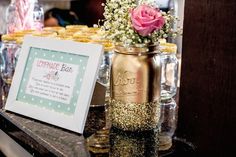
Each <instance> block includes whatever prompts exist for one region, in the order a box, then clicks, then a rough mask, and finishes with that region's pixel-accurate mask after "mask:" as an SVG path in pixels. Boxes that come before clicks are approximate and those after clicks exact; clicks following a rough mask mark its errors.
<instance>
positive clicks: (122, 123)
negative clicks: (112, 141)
mask: <svg viewBox="0 0 236 157" xmlns="http://www.w3.org/2000/svg"><path fill="white" fill-rule="evenodd" d="M158 53H159V47H158V45H144V44H140V45H135V46H128V47H125V46H123V45H119V44H118V45H115V53H114V57H113V59H112V66H111V86H110V87H111V102H110V107H109V108H110V117H111V123H112V125H113V126H114V127H116V128H119V129H122V130H125V131H146V130H152V129H155V128H156V127H157V125H158V122H159V116H160V104H159V99H160V79H161V63H160V55H159V54H158Z"/></svg>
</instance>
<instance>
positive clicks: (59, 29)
mask: <svg viewBox="0 0 236 157" xmlns="http://www.w3.org/2000/svg"><path fill="white" fill-rule="evenodd" d="M43 30H44V31H52V32H56V33H59V32H64V31H65V27H61V26H55V27H44V28H43Z"/></svg>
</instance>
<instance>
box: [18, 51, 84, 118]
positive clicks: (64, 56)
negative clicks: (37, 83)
mask: <svg viewBox="0 0 236 157" xmlns="http://www.w3.org/2000/svg"><path fill="white" fill-rule="evenodd" d="M35 59H44V60H48V61H55V62H63V63H68V64H73V65H76V66H78V67H79V68H78V72H77V76H76V78H75V84H74V87H73V91H72V96H71V98H70V101H69V104H66V103H62V102H60V101H56V100H49V99H47V98H43V97H39V96H35V95H31V94H27V93H26V88H27V83H28V82H29V80H30V73H31V71H32V70H33V69H32V67H33V63H34V60H35ZM88 59H89V57H88V56H83V55H78V54H73V53H68V52H59V51H54V50H48V49H40V48H36V47H31V48H30V51H29V55H28V57H27V63H26V64H25V67H24V72H23V75H22V78H21V81H20V82H21V83H20V88H19V90H18V93H17V98H16V99H17V100H18V101H21V102H24V103H28V104H30V105H35V106H37V107H40V108H43V109H47V110H52V111H55V112H58V113H62V114H66V115H73V114H74V113H75V109H76V106H77V100H78V97H79V94H80V89H81V85H82V83H83V79H84V74H85V69H86V68H85V67H86V66H87V63H88ZM68 81H70V80H68Z"/></svg>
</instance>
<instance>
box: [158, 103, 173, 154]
mask: <svg viewBox="0 0 236 157" xmlns="http://www.w3.org/2000/svg"><path fill="white" fill-rule="evenodd" d="M177 112H178V111H177V104H176V102H175V100H174V99H172V98H170V99H162V100H161V118H160V125H159V134H158V138H159V150H168V149H169V148H170V147H171V145H172V136H173V135H174V133H175V130H176V125H177V114H178V113H177Z"/></svg>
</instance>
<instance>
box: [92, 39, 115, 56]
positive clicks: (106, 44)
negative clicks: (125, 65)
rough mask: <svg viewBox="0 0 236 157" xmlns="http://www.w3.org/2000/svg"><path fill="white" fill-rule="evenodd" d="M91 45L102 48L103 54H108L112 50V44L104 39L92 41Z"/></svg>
mask: <svg viewBox="0 0 236 157" xmlns="http://www.w3.org/2000/svg"><path fill="white" fill-rule="evenodd" d="M91 43H96V44H101V45H103V47H104V52H105V53H106V52H109V51H112V50H113V49H114V44H113V43H112V42H111V41H110V40H106V39H92V40H91Z"/></svg>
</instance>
